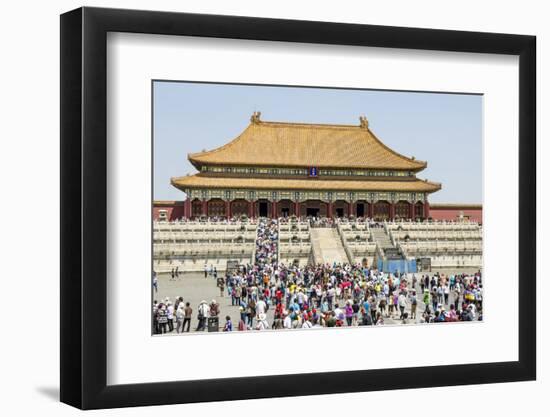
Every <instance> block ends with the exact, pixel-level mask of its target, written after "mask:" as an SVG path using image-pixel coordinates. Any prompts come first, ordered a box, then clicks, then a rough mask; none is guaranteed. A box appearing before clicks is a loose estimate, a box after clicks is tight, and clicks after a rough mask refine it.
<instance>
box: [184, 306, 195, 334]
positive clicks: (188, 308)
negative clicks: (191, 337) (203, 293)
mask: <svg viewBox="0 0 550 417" xmlns="http://www.w3.org/2000/svg"><path fill="white" fill-rule="evenodd" d="M184 312H185V316H184V318H183V326H182V331H183V332H189V329H190V327H191V317H192V316H193V309H192V308H191V303H189V302H187V303H185V309H184ZM185 326H187V330H185V328H186V327H185Z"/></svg>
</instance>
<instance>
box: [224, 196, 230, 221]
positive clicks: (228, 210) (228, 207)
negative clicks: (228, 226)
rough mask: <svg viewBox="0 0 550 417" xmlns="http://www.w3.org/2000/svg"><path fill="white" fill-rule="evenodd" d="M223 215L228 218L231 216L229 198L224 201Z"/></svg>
mask: <svg viewBox="0 0 550 417" xmlns="http://www.w3.org/2000/svg"><path fill="white" fill-rule="evenodd" d="M225 216H226V217H227V218H228V219H229V218H231V201H229V200H227V201H226V202H225Z"/></svg>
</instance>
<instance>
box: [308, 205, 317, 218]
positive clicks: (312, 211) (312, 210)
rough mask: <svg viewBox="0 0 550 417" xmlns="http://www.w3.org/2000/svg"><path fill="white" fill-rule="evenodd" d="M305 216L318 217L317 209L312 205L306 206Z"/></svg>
mask: <svg viewBox="0 0 550 417" xmlns="http://www.w3.org/2000/svg"><path fill="white" fill-rule="evenodd" d="M306 216H308V217H319V209H318V208H314V207H308V208H307V209H306Z"/></svg>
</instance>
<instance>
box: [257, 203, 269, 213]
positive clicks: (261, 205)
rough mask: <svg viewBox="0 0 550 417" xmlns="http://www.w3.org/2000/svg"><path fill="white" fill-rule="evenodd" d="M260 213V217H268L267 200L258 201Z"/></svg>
mask: <svg viewBox="0 0 550 417" xmlns="http://www.w3.org/2000/svg"><path fill="white" fill-rule="evenodd" d="M258 215H259V216H260V217H267V216H268V208H267V201H260V202H259V203H258Z"/></svg>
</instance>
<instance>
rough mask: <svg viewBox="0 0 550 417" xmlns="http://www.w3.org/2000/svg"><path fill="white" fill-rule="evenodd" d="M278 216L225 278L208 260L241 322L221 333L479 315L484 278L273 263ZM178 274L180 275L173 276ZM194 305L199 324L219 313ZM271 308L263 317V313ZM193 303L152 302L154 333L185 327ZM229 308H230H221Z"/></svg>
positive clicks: (263, 222)
mask: <svg viewBox="0 0 550 417" xmlns="http://www.w3.org/2000/svg"><path fill="white" fill-rule="evenodd" d="M277 224H278V220H275V219H259V223H258V228H257V230H258V232H257V236H256V245H255V254H254V260H255V263H254V264H253V265H240V266H239V267H238V268H237V269H235V270H233V271H228V272H227V273H226V274H225V277H224V276H223V275H222V276H219V277H218V276H217V271H215V274H214V268H212V267H207V266H206V265H205V274H204V275H205V277H209V276H213V277H214V279H215V281H216V285H217V286H218V288H219V290H220V297H226V296H227V297H228V298H230V300H231V306H233V307H232V309H233V311H234V310H235V307H238V310H239V318H238V323H236V325H234V323H233V322H232V320H231V316H230V315H227V314H226V315H225V322H224V323H223V326H222V323H220V327H222V328H223V331H245V330H267V329H275V330H277V329H310V328H319V327H349V326H363V325H367V326H368V325H384V324H386V323H387V322H391V323H402V324H408V323H442V322H456V321H479V320H482V318H483V282H482V274H481V272H477V273H475V274H453V275H444V274H439V273H434V274H410V273H409V274H400V273H397V272H394V273H383V272H380V271H378V270H376V269H372V268H368V267H366V266H363V265H361V264H356V265H351V264H320V265H308V266H305V267H299V266H297V265H284V264H282V263H279V262H278V258H277V242H278V236H277V234H278V227H277ZM176 275H177V274H176ZM195 308H196V312H195V313H196V321H197V326H196V327H195V329H194V330H196V331H202V330H206V328H207V320H208V318H210V317H215V318H218V319H219V318H220V317H222V308H221V307H220V304H219V303H218V302H217V301H216V300H212V301H211V302H207V301H206V300H202V301H201V303H200V304H199V305H198V306H196V307H195ZM270 310H271V312H272V314H270V316H271V317H272V319H271V320H268V319H267V317H268V311H270ZM193 311H194V309H193V307H192V306H190V305H189V303H188V302H187V303H184V300H183V298H182V297H178V298H176V299H175V300H174V301H173V302H172V301H171V300H170V299H168V298H167V299H165V300H163V301H161V302H157V301H155V302H154V305H153V332H154V333H156V334H162V333H167V332H173V331H176V332H178V333H179V332H188V331H190V328H191V320H192V319H193ZM226 313H227V311H226Z"/></svg>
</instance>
